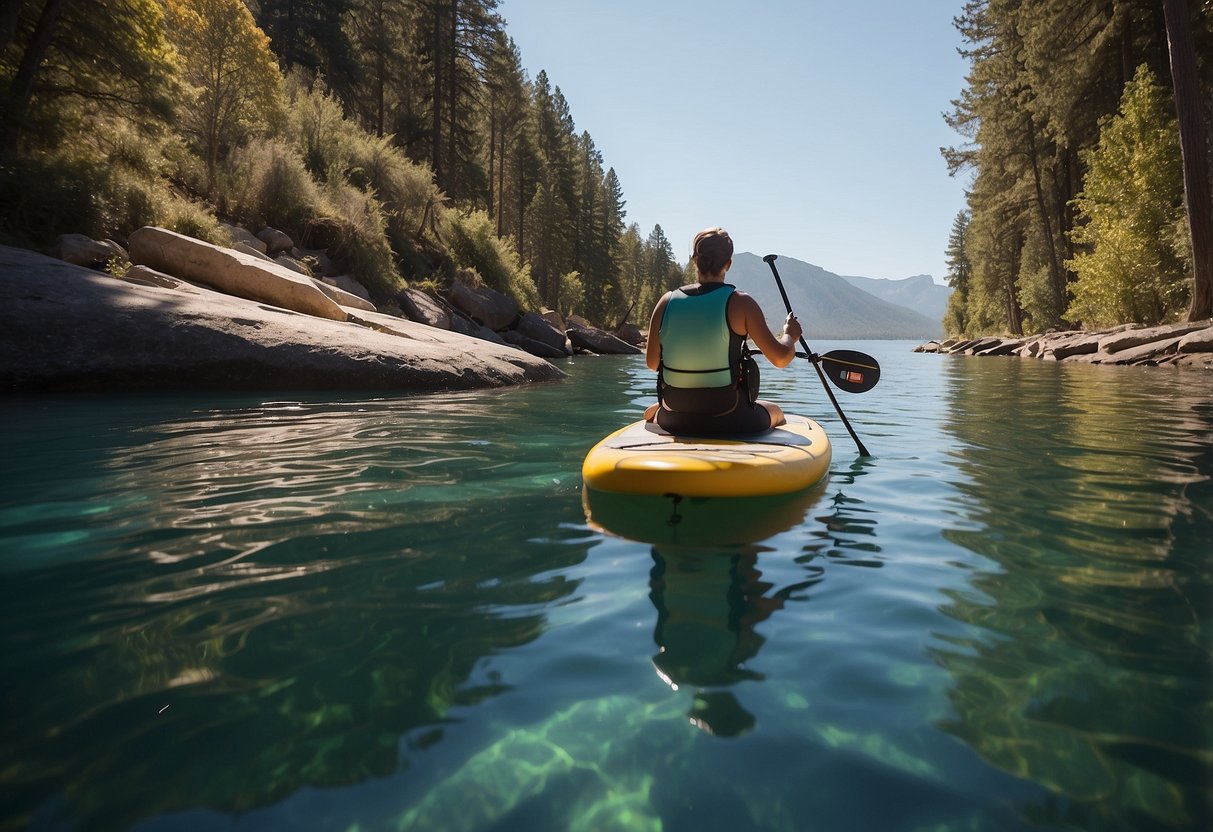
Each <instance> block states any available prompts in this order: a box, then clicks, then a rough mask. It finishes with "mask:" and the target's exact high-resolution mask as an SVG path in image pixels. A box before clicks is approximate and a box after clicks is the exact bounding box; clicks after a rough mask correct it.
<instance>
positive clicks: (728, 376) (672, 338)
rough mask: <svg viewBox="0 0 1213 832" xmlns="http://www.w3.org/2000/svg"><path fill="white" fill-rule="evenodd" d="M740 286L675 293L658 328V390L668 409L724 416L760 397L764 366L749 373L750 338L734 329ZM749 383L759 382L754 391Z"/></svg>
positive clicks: (694, 288)
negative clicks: (745, 359) (732, 301)
mask: <svg viewBox="0 0 1213 832" xmlns="http://www.w3.org/2000/svg"><path fill="white" fill-rule="evenodd" d="M735 290H736V287H735V286H733V285H732V284H729V283H716V284H707V285H706V286H705V285H695V286H683V287H682V288H680V289H675V290H674V291H673V292H671V293H670V297H669V300H667V301H666V306H665V312H664V313H663V314H662V318H661V328H660V329H659V330H658V333H659V336H660V338H661V362H660V364H659V366H658V370H657V394H658V398H659V399H660V401H661V403H662V406H663V407H664V408H665V409H666V410H671V411H677V412H683V413H699V414H704V415H719V414H723V413H728V412H730V411H732V410H733V409H735V408H736V407H737V406H738V405H739V404H742V403H750V402H752V401H753V399H754V397H755V396H756V394H757V389H756V388H757V384H756V382H757V369H758V368H757V366H755V367H754V368H753V370H754V372H753V377H752V378H750V379H746V378H743V367H742V354H743V351H742V346H743V344H744V343H745V337H744V336H741V335H738V334H737V333H735V332H733V330H732V329H730V328H729V317H728V308H729V298H731V297H732V296H733V292H734V291H735ZM752 362H753V360H752V359H750V363H752ZM748 382H753V383H754V384H753V389H752V390H751V387H750V383H748Z"/></svg>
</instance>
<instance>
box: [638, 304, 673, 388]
mask: <svg viewBox="0 0 1213 832" xmlns="http://www.w3.org/2000/svg"><path fill="white" fill-rule="evenodd" d="M669 299H670V295H669V293H668V292H667V293H666V294H664V295H662V296H661V300H659V301H657V305H656V306H655V307H653V317H652V318H651V319H650V320H649V338H648V343H647V344H646V345H645V348H644V362H645V364H647V365H648V367H649V369H650V370H656V369H657V367H658V366H659V365H660V364H661V317H662V315H663V314H664V313H665V304H666V301H668V300H669Z"/></svg>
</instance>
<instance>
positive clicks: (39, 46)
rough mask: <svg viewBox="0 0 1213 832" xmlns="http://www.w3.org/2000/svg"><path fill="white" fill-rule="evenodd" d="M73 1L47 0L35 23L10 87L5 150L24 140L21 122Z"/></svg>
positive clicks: (7, 102)
mask: <svg viewBox="0 0 1213 832" xmlns="http://www.w3.org/2000/svg"><path fill="white" fill-rule="evenodd" d="M69 2H70V0H46V5H45V6H43V7H42V14H40V15H38V22H37V23H36V24H35V25H34V33H33V34H32V35H31V36H30V39H29V43H28V44H27V45H26V47H25V52H24V53H23V54H22V55H21V63H20V64H18V66H17V73H16V74H15V75H14V76H13V81H12V84H11V85H10V86H9V88H8V100H7V101H6V102H5V107H4V110H5V112H4V113H3V114H2V115H3V116H4V120H5V121H6V122H7V124H5V125H4V138H3V149H4V150H5V151H7V152H8V153H14V154H15V153H16V152H17V145H18V143H19V142H20V140H21V125H22V123H24V121H25V116H26V113H28V112H29V103H30V99H31V98H33V95H34V79H35V78H37V77H38V69H39V68H40V67H41V66H42V61H43V59H44V58H45V57H46V53H47V50H49V49H50V45H51V40H52V38H53V37H54V34H55V24H56V23H58V22H59V15H60V14H61V13H62V12H63V9H64V8H66V6H67V5H68V3H69ZM14 13H15V10H14Z"/></svg>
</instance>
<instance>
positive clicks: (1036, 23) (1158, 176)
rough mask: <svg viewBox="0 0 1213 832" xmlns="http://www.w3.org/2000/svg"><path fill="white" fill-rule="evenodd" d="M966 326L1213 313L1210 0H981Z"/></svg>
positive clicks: (961, 302) (972, 89) (966, 17)
mask: <svg viewBox="0 0 1213 832" xmlns="http://www.w3.org/2000/svg"><path fill="white" fill-rule="evenodd" d="M954 23H955V26H956V28H957V29H958V31H959V33H960V35H961V37H962V41H963V44H964V45H963V47H962V48H961V54H962V55H964V56H965V57H966V58H967V59H968V62H969V71H968V75H967V79H966V81H967V83H966V86H965V88H964V89H963V90H962V92H961V95H960V97H959V98H958V99H957V100H955V101H954V102H953V106H952V109H951V110H950V111H949V112H948V113H946V114H945V116H944V117H945V120H946V121H947V123H948V124H949V125H950V126H951V127H953V128H954V129H955V130H956V131H957V132H958V133H959V134H960V135H961V136H962V137H963V138H964V139H967V140H968V141H967V143H965V144H963V145H961V146H958V147H950V148H944V149H943V154H944V157H945V159H946V161H947V164H948V167H949V170H950V172H951V173H952V174H953V175H966V176H968V177H970V178H969V179H968V187H967V207H966V209H965V210H963V211H962V212H961V213H960V214H959V215H958V216H957V217H956V219H955V221H954V223H953V226H952V230H951V234H950V237H949V243H948V249H947V258H948V275H947V281H948V283H949V285H951V286H952V288H953V289H954V290H955V291H954V292H953V294H952V296H951V298H950V299H949V305H948V309H947V312H946V314H945V318H944V328H945V330H946V331H947V332H948V333H950V334H953V335H968V336H974V335H980V334H990V333H1009V334H1013V335H1022V334H1025V333H1034V332H1044V331H1047V330H1049V329H1055V328H1069V327H1075V326H1078V327H1083V328H1087V329H1094V328H1098V327H1103V326H1113V325H1117V324H1121V323H1128V322H1135V323H1142V324H1158V323H1164V322H1170V321H1175V320H1179V319H1181V318H1185V317H1186V318H1188V319H1189V320H1203V319H1206V318H1209V317H1210V316H1211V314H1213V208H1211V207H1210V164H1209V158H1210V153H1211V152H1213V146H1211V145H1210V142H1209V136H1210V135H1211V134H1213V0H968V2H966V3H965V4H964V6H963V9H962V10H961V11H960V14H959V15H958V16H957V17H956V18H955V20H954Z"/></svg>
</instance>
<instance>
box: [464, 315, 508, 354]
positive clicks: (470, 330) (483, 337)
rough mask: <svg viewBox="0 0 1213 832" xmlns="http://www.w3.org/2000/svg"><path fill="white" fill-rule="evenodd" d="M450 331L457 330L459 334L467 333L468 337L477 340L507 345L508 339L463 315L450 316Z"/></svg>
mask: <svg viewBox="0 0 1213 832" xmlns="http://www.w3.org/2000/svg"><path fill="white" fill-rule="evenodd" d="M451 332H458V333H459V334H460V335H467V336H468V337H469V338H475V339H477V340H479V341H488V342H489V343H490V344H502V345H507V346H508V345H509V342H508V341H506V340H505V339H504V338H502V337H501V336H500V335H498V334H497V333H496V332H494V331H493V330H491V329H489V328H488V327H487V326H484V325H483V324H480V323H477V322H476V321H474V320H472V319H471V318H468V317H465V316H463V315H452V316H451Z"/></svg>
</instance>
